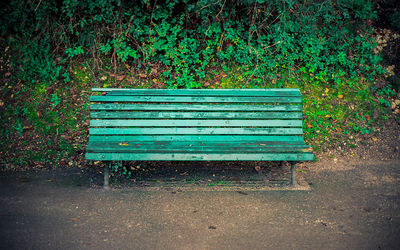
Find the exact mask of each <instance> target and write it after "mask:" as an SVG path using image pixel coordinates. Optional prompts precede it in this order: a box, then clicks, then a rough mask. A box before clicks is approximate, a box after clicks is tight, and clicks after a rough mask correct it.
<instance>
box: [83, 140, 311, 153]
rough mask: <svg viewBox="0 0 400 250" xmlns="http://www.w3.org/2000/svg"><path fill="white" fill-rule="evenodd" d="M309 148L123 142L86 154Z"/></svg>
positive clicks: (98, 145)
mask: <svg viewBox="0 0 400 250" xmlns="http://www.w3.org/2000/svg"><path fill="white" fill-rule="evenodd" d="M305 148H309V146H307V145H305V144H302V143H298V142H297V143H293V142H292V143H283V142H281V143H280V144H278V143H275V142H274V143H265V142H264V143H262V142H240V143H236V142H207V143H202V142H174V141H161V142H141V143H135V142H131V143H128V142H123V143H110V142H107V143H99V142H97V143H90V144H89V145H88V146H87V148H86V152H98V153H99V152H132V153H146V152H147V153H149V152H152V153H165V152H169V153H194V152H198V153H199V152H202V153H204V152H208V153H210V152H225V153H228V152H230V153H236V152H241V153H249V152H265V153H267V152H301V150H302V149H305Z"/></svg>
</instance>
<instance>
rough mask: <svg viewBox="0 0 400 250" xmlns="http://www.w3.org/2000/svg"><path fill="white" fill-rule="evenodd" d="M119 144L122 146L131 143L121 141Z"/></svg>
mask: <svg viewBox="0 0 400 250" xmlns="http://www.w3.org/2000/svg"><path fill="white" fill-rule="evenodd" d="M118 144H119V145H121V146H129V143H127V142H120V143H118Z"/></svg>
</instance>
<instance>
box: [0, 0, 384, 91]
mask: <svg viewBox="0 0 400 250" xmlns="http://www.w3.org/2000/svg"><path fill="white" fill-rule="evenodd" d="M2 16H3V21H2V23H3V26H2V27H1V30H2V33H3V35H4V34H8V44H9V45H10V47H11V48H12V50H13V51H14V52H16V53H12V55H14V59H13V60H12V62H13V63H14V64H15V65H13V69H14V70H15V71H16V73H17V74H16V76H17V77H18V78H19V79H23V80H28V79H29V80H30V81H35V80H39V79H41V80H45V81H48V82H54V81H55V79H56V78H57V77H60V75H63V76H64V78H65V79H66V80H68V79H69V76H68V72H67V71H66V70H65V67H64V69H62V68H61V67H60V65H63V64H65V63H67V62H69V60H70V59H76V58H86V59H88V58H91V59H93V61H92V63H93V64H94V65H95V66H96V67H97V66H99V65H103V64H107V65H111V66H113V68H112V69H113V70H114V71H117V70H118V65H119V63H120V62H122V63H127V64H128V65H129V66H130V67H132V68H134V69H136V70H137V71H142V70H146V69H148V67H150V66H152V67H154V65H156V66H157V67H158V68H159V69H160V70H161V72H162V75H161V77H163V78H164V79H165V81H166V82H167V86H169V87H188V88H193V87H201V86H202V85H201V82H202V81H201V79H203V78H205V77H206V76H207V75H208V73H210V72H212V71H213V70H215V69H216V68H217V69H219V68H221V67H222V69H223V70H225V71H228V70H229V69H231V68H232V67H241V68H243V69H246V70H248V81H250V82H251V84H254V85H257V84H260V83H265V82H270V81H271V80H272V79H277V80H279V78H280V75H281V73H282V71H289V72H291V73H293V74H300V73H307V74H308V73H311V74H315V75H316V76H317V77H319V78H320V79H322V80H324V81H332V82H334V81H338V80H339V79H340V76H341V77H343V76H346V77H350V78H354V77H356V76H359V75H364V76H367V77H368V78H370V79H372V78H374V77H375V76H376V75H377V74H380V73H381V71H382V70H381V68H380V67H379V66H377V65H378V62H379V60H380V57H379V56H378V55H376V54H374V53H373V50H372V49H373V47H374V42H373V40H372V39H371V32H372V30H371V20H372V19H374V18H375V12H374V11H373V9H372V4H371V2H370V1H367V0H356V1H355V0H337V1H328V0H325V1H307V0H272V1H263V0H248V1H232V0H225V1H204V0H198V1H189V0H184V1H178V0H170V1H159V2H157V1H147V0H145V1H126V2H123V1H120V0H113V1H105V0H104V1H86V0H85V1H77V0H64V1H39V2H35V1H27V0H14V1H11V3H10V5H9V6H8V7H7V8H4V9H3V13H2ZM57 59H58V60H57ZM338 76H339V77H338ZM276 82H277V83H278V84H279V81H276Z"/></svg>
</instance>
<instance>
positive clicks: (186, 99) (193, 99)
mask: <svg viewBox="0 0 400 250" xmlns="http://www.w3.org/2000/svg"><path fill="white" fill-rule="evenodd" d="M90 101H91V102H141V103H143V102H151V103H154V102H155V103H157V102H162V103H301V97H300V96H298V97H256V96H253V97H248V96H239V97H238V96H233V97H226V96H107V95H106V96H91V97H90Z"/></svg>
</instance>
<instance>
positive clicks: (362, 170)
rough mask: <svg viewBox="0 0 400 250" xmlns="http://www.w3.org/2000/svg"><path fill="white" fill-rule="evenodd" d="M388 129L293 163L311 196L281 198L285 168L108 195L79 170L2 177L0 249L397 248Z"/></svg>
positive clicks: (200, 174)
mask: <svg viewBox="0 0 400 250" xmlns="http://www.w3.org/2000/svg"><path fill="white" fill-rule="evenodd" d="M393 126H394V127H393ZM393 126H388V127H387V128H386V131H382V134H381V136H379V137H378V138H375V137H370V138H365V141H366V142H367V143H366V144H364V145H363V146H361V147H359V148H357V149H355V150H353V151H351V152H347V153H342V151H341V150H337V151H335V152H325V153H321V154H319V155H318V157H319V160H318V161H317V162H311V163H310V162H309V163H302V164H299V168H298V169H299V171H298V175H299V180H300V181H302V182H303V184H304V185H305V186H308V187H309V190H308V191H307V190H306V191H304V190H303V191H298V190H297V191H294V190H284V187H285V184H282V183H284V182H285V181H287V167H286V166H282V167H279V166H277V167H276V166H274V167H269V166H262V167H261V169H257V170H258V171H255V170H254V168H255V167H256V166H257V163H253V165H251V164H250V165H249V167H248V168H247V169H246V164H247V163H241V164H239V165H238V167H236V168H231V169H230V167H229V164H228V165H227V166H226V165H224V164H220V166H222V167H221V169H219V170H217V169H215V168H216V167H217V166H218V164H217V165H215V164H214V163H213V164H212V165H211V166H210V165H208V164H207V163H205V165H204V164H203V165H202V166H200V167H203V168H199V164H198V163H183V165H182V164H176V165H172V166H171V164H169V165H168V164H166V165H164V166H162V167H161V168H160V169H161V170H160V169H159V170H157V171H158V172H157V171H156V172H154V171H155V170H151V169H152V167H151V166H150V167H148V168H147V172H146V173H145V174H143V175H142V177H140V175H138V176H137V178H133V180H134V181H135V182H133V181H130V182H129V183H128V182H122V183H121V182H118V183H112V184H113V187H114V188H113V189H112V190H110V191H104V190H103V189H101V186H100V184H101V175H100V174H98V173H96V172H94V171H92V172H90V171H87V170H85V171H82V170H81V169H79V168H68V169H56V170H47V171H44V170H43V171H39V172H30V173H27V172H18V173H15V172H3V173H0V174H1V175H0V216H1V219H0V242H1V245H0V248H1V249H399V246H400V153H399V149H398V147H399V145H400V137H399V136H400V132H399V131H400V130H399V129H398V125H396V124H395V125H393ZM384 130H385V129H384ZM254 164H255V165H254ZM153 167H154V166H153ZM275 167H276V168H275ZM235 173H236V174H235ZM237 173H241V174H237ZM171 183H172V184H171ZM169 184H171V185H169ZM303 184H302V185H303ZM241 185H242V188H241V189H237V188H238V187H240V186H241ZM260 185H261V186H262V185H265V186H272V187H274V186H278V188H276V189H273V190H270V191H266V190H264V189H258V187H259V186H260ZM226 187H231V189H226ZM235 188H236V189H235ZM227 190H230V191H227Z"/></svg>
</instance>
